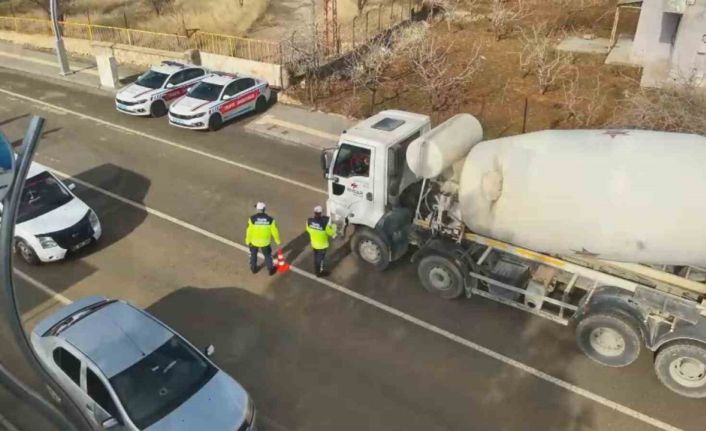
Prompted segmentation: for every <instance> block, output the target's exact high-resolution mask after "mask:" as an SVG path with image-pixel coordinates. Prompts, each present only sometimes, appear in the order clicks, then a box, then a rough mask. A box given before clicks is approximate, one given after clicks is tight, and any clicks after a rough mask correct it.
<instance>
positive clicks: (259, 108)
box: [255, 96, 267, 114]
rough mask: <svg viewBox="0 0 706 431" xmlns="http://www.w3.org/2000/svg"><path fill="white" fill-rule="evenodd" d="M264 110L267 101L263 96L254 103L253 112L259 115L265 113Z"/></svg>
mask: <svg viewBox="0 0 706 431" xmlns="http://www.w3.org/2000/svg"><path fill="white" fill-rule="evenodd" d="M265 109H267V100H266V99H265V96H260V97H258V98H257V101H256V102H255V112H257V113H258V114H260V113H262V112H265Z"/></svg>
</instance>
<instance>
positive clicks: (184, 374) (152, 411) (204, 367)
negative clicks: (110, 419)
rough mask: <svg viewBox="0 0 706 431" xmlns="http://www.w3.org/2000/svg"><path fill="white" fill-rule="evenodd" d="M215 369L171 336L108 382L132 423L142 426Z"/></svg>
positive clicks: (195, 389)
mask: <svg viewBox="0 0 706 431" xmlns="http://www.w3.org/2000/svg"><path fill="white" fill-rule="evenodd" d="M216 371H217V369H216V368H215V367H214V366H213V365H211V364H210V363H209V362H208V361H207V360H205V359H204V358H203V357H202V356H201V355H200V354H199V353H198V352H196V351H195V350H194V349H193V348H192V347H191V346H189V345H188V344H186V343H185V342H184V341H183V340H182V339H181V338H179V337H177V336H174V337H172V338H171V339H169V341H167V342H166V343H164V344H163V345H162V346H160V347H159V348H157V350H155V351H154V352H152V353H150V354H149V355H147V356H145V357H144V358H142V360H140V361H139V362H137V363H136V364H134V365H132V366H131V367H129V368H128V369H126V370H124V371H122V372H121V373H119V374H117V375H116V376H114V377H113V378H111V379H110V383H111V385H112V386H113V389H115V393H116V394H117V395H118V398H120V401H121V402H122V404H123V406H124V407H125V411H126V412H127V414H128V416H130V419H131V420H132V422H133V423H134V424H135V426H137V428H139V429H145V428H147V427H149V426H150V425H152V424H153V423H155V422H157V421H159V420H160V419H161V418H163V417H164V416H166V415H168V414H169V413H170V412H171V411H173V410H174V409H175V408H177V407H178V406H179V405H181V404H182V403H183V402H184V401H186V400H187V399H189V398H190V397H191V396H192V395H193V394H195V393H196V392H198V391H199V390H200V389H201V388H202V387H203V386H204V385H205V384H206V383H207V382H208V381H209V380H210V379H211V378H212V377H213V376H214V375H215V374H216Z"/></svg>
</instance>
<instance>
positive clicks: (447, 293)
mask: <svg viewBox="0 0 706 431" xmlns="http://www.w3.org/2000/svg"><path fill="white" fill-rule="evenodd" d="M417 275H418V276H419V280H420V281H421V282H422V285H423V286H424V288H425V289H426V290H428V291H429V292H431V293H434V294H436V295H438V296H439V297H441V298H443V299H456V298H458V297H459V296H461V295H463V292H464V285H463V274H462V273H461V270H460V269H459V268H458V265H456V264H455V263H454V262H453V261H452V260H451V259H448V258H446V257H444V256H439V255H434V254H431V255H428V256H425V257H423V258H422V260H420V261H419V266H417Z"/></svg>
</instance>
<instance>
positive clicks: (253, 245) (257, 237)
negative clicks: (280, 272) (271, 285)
mask: <svg viewBox="0 0 706 431" xmlns="http://www.w3.org/2000/svg"><path fill="white" fill-rule="evenodd" d="M255 209H256V210H257V213H256V214H255V215H253V216H251V217H250V218H249V219H248V229H247V230H246V232H245V244H247V245H248V247H250V271H252V273H253V274H255V273H256V272H257V252H258V251H261V252H262V254H263V255H264V257H265V265H266V266H267V269H268V271H269V272H270V275H273V274H274V273H275V272H276V271H277V270H276V269H275V267H274V265H272V246H271V244H272V239H274V240H275V242H276V243H277V245H279V244H280V240H279V230H278V229H277V222H275V219H273V218H272V217H270V216H269V215H267V214H266V213H265V204H264V202H258V203H257V205H255Z"/></svg>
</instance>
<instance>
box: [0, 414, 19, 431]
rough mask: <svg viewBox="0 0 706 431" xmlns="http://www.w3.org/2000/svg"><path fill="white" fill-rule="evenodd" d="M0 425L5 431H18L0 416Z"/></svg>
mask: <svg viewBox="0 0 706 431" xmlns="http://www.w3.org/2000/svg"><path fill="white" fill-rule="evenodd" d="M0 425H2V426H3V427H5V429H6V430H7V431H20V430H19V429H18V428H17V427H16V426H14V425H13V424H12V422H10V421H9V420H7V419H5V416H3V415H1V414H0Z"/></svg>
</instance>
